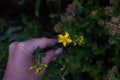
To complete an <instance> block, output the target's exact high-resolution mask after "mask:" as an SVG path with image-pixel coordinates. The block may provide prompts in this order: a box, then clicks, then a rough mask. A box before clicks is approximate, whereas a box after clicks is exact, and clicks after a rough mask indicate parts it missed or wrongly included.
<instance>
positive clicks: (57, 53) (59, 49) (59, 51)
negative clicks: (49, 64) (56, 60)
mask: <svg viewBox="0 0 120 80" xmlns="http://www.w3.org/2000/svg"><path fill="white" fill-rule="evenodd" d="M62 51H63V48H58V49H57V50H56V51H55V55H56V56H57V55H59V54H60V53H61V52H62Z"/></svg>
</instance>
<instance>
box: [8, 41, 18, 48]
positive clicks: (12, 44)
mask: <svg viewBox="0 0 120 80" xmlns="http://www.w3.org/2000/svg"><path fill="white" fill-rule="evenodd" d="M16 43H17V42H13V43H11V44H10V45H9V49H11V48H14V47H15V46H16Z"/></svg>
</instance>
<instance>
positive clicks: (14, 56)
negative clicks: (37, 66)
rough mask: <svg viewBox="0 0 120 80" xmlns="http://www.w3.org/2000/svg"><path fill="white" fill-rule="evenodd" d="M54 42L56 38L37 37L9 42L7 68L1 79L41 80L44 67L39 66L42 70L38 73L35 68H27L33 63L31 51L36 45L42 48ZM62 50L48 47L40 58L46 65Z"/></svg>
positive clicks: (51, 45)
mask: <svg viewBox="0 0 120 80" xmlns="http://www.w3.org/2000/svg"><path fill="white" fill-rule="evenodd" d="M56 43H57V40H56V39H50V38H37V39H31V40H27V41H23V42H13V43H12V44H10V46H9V56H8V62H7V68H6V71H5V74H4V77H3V80H42V76H43V74H44V72H45V70H46V68H45V67H42V66H41V67H42V72H41V73H38V74H35V70H29V67H30V66H32V65H33V64H34V63H35V59H34V57H33V55H32V53H33V51H34V50H35V49H36V48H37V47H39V48H40V49H41V50H43V49H44V48H47V47H54V46H55V44H56ZM62 50H63V49H62V48H58V49H57V50H52V49H50V50H48V51H46V56H45V57H42V58H41V60H42V63H45V64H47V65H48V64H49V62H50V61H52V60H54V59H55V58H56V57H57V56H56V55H58V54H60V53H61V52H62Z"/></svg>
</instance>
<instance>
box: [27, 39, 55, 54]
mask: <svg viewBox="0 0 120 80" xmlns="http://www.w3.org/2000/svg"><path fill="white" fill-rule="evenodd" d="M25 43H26V45H27V48H28V49H29V51H30V52H33V51H34V50H35V49H36V48H37V47H39V48H40V49H44V48H47V47H53V46H54V45H55V44H56V43H57V39H51V38H37V39H31V40H27V41H25Z"/></svg>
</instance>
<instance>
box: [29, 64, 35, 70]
mask: <svg viewBox="0 0 120 80" xmlns="http://www.w3.org/2000/svg"><path fill="white" fill-rule="evenodd" d="M35 68H37V66H36V65H34V66H31V67H30V68H29V70H32V69H35Z"/></svg>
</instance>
